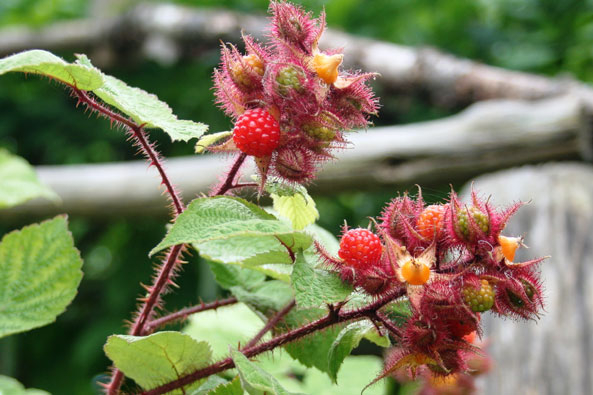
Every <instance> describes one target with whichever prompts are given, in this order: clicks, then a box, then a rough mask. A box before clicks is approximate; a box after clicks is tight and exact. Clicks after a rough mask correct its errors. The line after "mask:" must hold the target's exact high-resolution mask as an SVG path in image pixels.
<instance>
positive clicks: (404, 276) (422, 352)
mask: <svg viewBox="0 0 593 395" xmlns="http://www.w3.org/2000/svg"><path fill="white" fill-rule="evenodd" d="M520 206H521V204H520V203H517V204H514V205H512V206H511V207H509V208H504V209H499V208H496V207H494V206H493V205H492V204H491V203H490V202H489V201H488V200H484V199H482V198H480V197H479V196H478V194H477V193H476V192H475V191H473V192H472V194H471V204H464V203H462V202H461V201H460V200H459V198H458V197H457V195H456V194H455V193H454V192H451V194H450V196H449V202H448V203H446V204H435V205H426V203H425V202H424V200H423V199H422V195H421V193H420V192H419V193H418V196H417V197H416V198H412V197H410V196H409V195H407V194H406V195H404V196H401V197H397V198H395V199H393V200H392V201H391V202H390V203H389V204H388V205H387V207H386V208H385V209H384V210H383V213H382V216H381V218H380V222H379V223H378V224H377V229H378V231H379V232H378V235H377V236H374V235H373V236H374V237H375V238H377V239H378V240H380V242H381V244H382V245H383V253H382V254H381V255H380V257H379V255H378V254H377V255H376V256H374V257H373V259H363V261H362V262H363V264H361V263H360V262H358V261H356V262H354V264H350V265H349V264H346V262H347V261H348V259H349V257H348V255H347V254H345V253H344V251H342V249H341V250H340V254H339V256H340V258H342V259H337V258H333V257H331V256H328V255H327V254H325V253H323V251H321V252H322V255H323V256H324V257H325V261H326V262H327V263H328V266H329V267H330V268H331V269H333V270H336V271H338V272H339V273H340V275H341V277H342V279H343V280H344V281H347V282H350V283H351V284H353V285H354V286H355V287H358V288H360V289H361V290H363V291H365V292H366V293H368V294H370V295H373V296H376V297H381V295H384V294H386V293H389V292H392V291H393V290H395V289H399V290H402V289H404V290H405V293H406V296H407V299H408V301H409V304H410V310H411V315H410V316H409V317H408V318H407V320H406V321H405V322H404V323H403V324H401V322H400V328H399V329H397V331H399V333H401V336H400V339H399V342H398V344H397V351H396V352H393V353H391V354H390V357H389V358H388V359H387V360H386V365H385V370H384V372H383V373H382V374H381V375H380V376H379V378H381V377H385V376H387V375H390V374H393V373H394V372H396V371H398V370H399V369H402V368H405V369H408V370H411V373H412V374H416V373H417V372H416V371H423V369H424V370H426V371H429V372H430V374H431V375H436V376H447V377H449V376H450V375H454V374H458V373H462V372H465V371H467V370H468V369H469V368H468V361H470V360H471V359H472V358H473V356H474V355H475V353H476V352H477V351H478V349H477V348H476V347H475V346H474V345H473V339H472V340H471V341H470V338H469V337H468V335H470V334H474V336H475V334H477V335H478V336H479V335H480V334H481V328H480V314H481V313H482V314H484V313H485V312H488V311H492V312H493V313H495V314H499V315H503V316H510V317H513V318H524V319H532V318H537V317H538V314H539V312H540V311H541V309H542V308H543V297H542V287H541V282H540V279H539V272H538V271H537V265H538V264H539V263H540V262H541V261H542V259H534V260H531V261H527V262H513V259H514V252H515V250H516V249H517V248H518V247H519V246H521V245H522V238H513V237H508V236H502V235H501V234H500V233H501V231H502V230H503V229H504V227H505V225H506V223H507V222H508V220H509V218H510V217H511V215H512V214H513V213H515V212H516V210H517V209H518V208H519V207H520ZM354 231H364V232H369V231H367V230H358V229H357V230H351V231H347V232H345V234H344V237H343V239H342V242H343V243H344V240H346V238H345V237H346V236H347V235H348V232H354ZM369 233H370V232H369ZM378 242H379V241H377V243H378ZM365 258H366V256H365Z"/></svg>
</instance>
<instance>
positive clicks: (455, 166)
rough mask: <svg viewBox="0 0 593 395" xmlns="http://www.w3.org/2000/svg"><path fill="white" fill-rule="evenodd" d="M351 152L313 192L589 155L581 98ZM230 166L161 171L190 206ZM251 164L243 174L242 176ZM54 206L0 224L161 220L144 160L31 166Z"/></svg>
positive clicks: (466, 120)
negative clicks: (54, 217)
mask: <svg viewBox="0 0 593 395" xmlns="http://www.w3.org/2000/svg"><path fill="white" fill-rule="evenodd" d="M349 138H350V140H351V141H352V149H346V150H344V151H342V152H339V153H338V154H337V160H336V161H333V162H330V163H327V164H325V165H324V166H323V168H322V170H321V172H320V173H319V178H318V179H317V180H316V181H315V183H314V184H313V185H312V186H311V188H310V189H311V190H312V191H313V192H314V193H336V192H337V191H340V190H349V189H358V190H360V189H373V188H375V189H376V188H382V187H383V188H384V187H390V186H410V185H413V184H416V183H418V184H422V185H442V184H447V183H451V182H457V181H464V180H467V179H469V178H470V177H472V176H476V175H478V174H481V173H483V172H486V171H492V170H497V169H501V168H507V167H511V166H517V165H520V164H525V163H536V162H543V161H553V160H566V159H573V160H575V159H576V160H582V159H590V158H591V130H590V124H589V121H588V117H587V116H586V115H585V113H584V111H583V105H582V102H581V101H580V100H578V99H577V98H575V97H572V96H563V97H558V98H553V99H545V100H541V101H533V102H525V101H512V100H496V101H484V102H480V103H477V104H474V105H473V106H471V107H469V108H468V109H467V110H465V111H463V112H461V113H460V114H458V115H455V116H451V117H449V118H445V119H440V120H436V121H430V122H422V123H415V124H409V125H402V126H390V127H377V128H372V129H370V130H369V131H368V132H359V133H352V134H350V135H349ZM228 165H229V158H224V157H220V156H215V155H207V156H195V157H182V158H172V159H170V160H168V161H167V163H166V168H167V170H168V172H169V174H170V175H171V178H172V180H173V183H174V184H176V185H177V186H178V187H179V188H180V189H181V190H182V191H183V192H184V198H185V199H186V200H189V199H191V198H193V197H195V196H196V195H197V194H199V193H205V192H207V191H208V189H209V188H210V187H211V186H212V184H214V183H215V182H216V181H217V179H218V177H219V176H220V175H221V174H222V173H223V172H224V170H225V169H226V168H227V166H228ZM253 170H254V169H253V166H251V167H247V168H246V170H245V173H246V175H245V176H244V177H248V176H249V173H251V172H253ZM37 172H38V174H39V177H40V178H41V180H42V181H43V182H44V183H46V184H47V185H48V186H49V187H51V188H52V189H53V190H55V191H56V192H57V193H58V195H59V196H60V197H61V199H62V204H61V205H55V204H53V203H51V202H47V201H44V200H35V201H32V202H29V203H28V204H25V205H22V206H19V207H16V208H14V209H11V210H4V211H2V212H0V216H2V217H5V218H8V217H11V216H18V215H24V214H33V215H45V216H47V215H50V214H53V213H58V212H67V213H71V214H85V215H97V216H104V215H122V214H127V215H134V214H141V213H146V212H150V211H153V212H155V213H159V212H161V213H163V212H164V211H163V210H165V209H164V207H165V199H164V197H163V196H161V193H160V190H159V188H158V186H159V178H158V176H157V174H156V171H155V170H154V169H147V167H146V164H145V163H144V162H143V161H133V162H125V163H108V164H94V165H67V166H39V167H37Z"/></svg>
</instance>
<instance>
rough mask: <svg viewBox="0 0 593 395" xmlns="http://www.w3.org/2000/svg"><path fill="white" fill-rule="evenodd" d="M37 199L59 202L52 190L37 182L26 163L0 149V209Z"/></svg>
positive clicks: (30, 167)
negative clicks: (42, 198)
mask: <svg viewBox="0 0 593 395" xmlns="http://www.w3.org/2000/svg"><path fill="white" fill-rule="evenodd" d="M37 197H44V198H48V199H51V200H54V201H57V200H59V197H58V196H57V195H56V194H55V193H54V192H53V191H52V190H50V189H49V188H48V187H46V186H45V185H43V184H41V182H39V179H38V178H37V174H35V170H34V169H33V167H32V166H31V165H30V164H28V163H27V161H25V160H24V159H23V158H20V157H18V156H16V155H12V154H10V153H9V152H8V151H6V150H3V149H0V209H2V208H6V207H12V206H16V205H18V204H21V203H24V202H26V201H27V200H30V199H34V198H37Z"/></svg>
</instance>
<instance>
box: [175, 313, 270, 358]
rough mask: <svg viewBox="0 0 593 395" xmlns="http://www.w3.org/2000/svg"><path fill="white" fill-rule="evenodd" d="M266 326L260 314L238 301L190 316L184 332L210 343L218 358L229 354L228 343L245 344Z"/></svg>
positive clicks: (214, 355)
mask: <svg viewBox="0 0 593 395" xmlns="http://www.w3.org/2000/svg"><path fill="white" fill-rule="evenodd" d="M263 326H264V323H263V321H262V320H261V319H260V318H259V317H258V316H257V314H255V313H254V312H253V311H251V310H250V309H249V307H247V306H245V305H244V304H242V303H238V304H235V305H230V306H224V307H220V308H218V309H216V310H208V311H203V312H201V313H200V314H195V315H193V316H191V317H190V318H189V324H188V325H187V326H186V327H185V328H183V332H184V333H186V334H188V335H190V336H191V337H192V338H194V339H195V340H198V341H203V342H207V343H208V344H210V347H211V348H212V356H213V358H214V359H218V358H223V357H225V356H227V355H228V352H229V347H237V344H239V343H241V344H246V343H247V342H248V341H249V340H250V339H251V338H252V337H253V336H255V335H256V334H257V332H258V331H259V330H260V329H261V328H263Z"/></svg>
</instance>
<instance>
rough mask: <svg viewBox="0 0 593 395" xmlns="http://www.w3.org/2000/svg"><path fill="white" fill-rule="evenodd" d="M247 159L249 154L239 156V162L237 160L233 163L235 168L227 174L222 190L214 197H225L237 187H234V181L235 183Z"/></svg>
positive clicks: (219, 189)
mask: <svg viewBox="0 0 593 395" xmlns="http://www.w3.org/2000/svg"><path fill="white" fill-rule="evenodd" d="M246 158H247V154H245V153H243V152H242V153H241V154H240V155H239V156H237V160H235V163H233V167H231V170H230V171H229V174H227V177H226V180H225V181H224V183H223V184H222V185H221V186H220V188H218V190H217V191H216V192H215V193H214V194H213V196H219V195H224V194H225V193H227V192H228V191H229V190H231V189H232V188H235V187H236V185H233V181H235V177H236V176H237V173H238V172H239V169H240V168H241V165H242V164H243V162H245V159H246Z"/></svg>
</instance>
